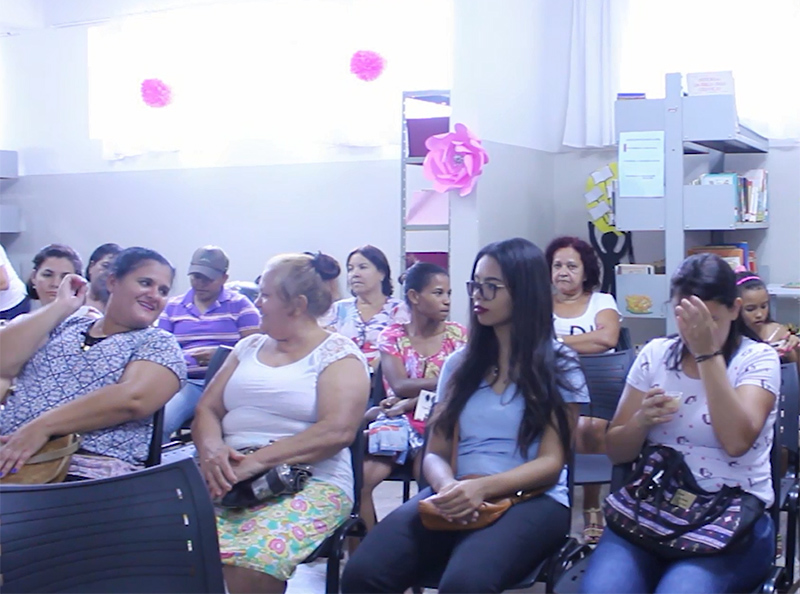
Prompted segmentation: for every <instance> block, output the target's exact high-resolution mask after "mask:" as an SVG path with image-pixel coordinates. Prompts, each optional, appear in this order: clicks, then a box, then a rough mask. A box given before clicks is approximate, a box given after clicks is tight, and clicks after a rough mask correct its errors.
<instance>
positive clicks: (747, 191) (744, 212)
mask: <svg viewBox="0 0 800 594" xmlns="http://www.w3.org/2000/svg"><path fill="white" fill-rule="evenodd" d="M767 180H768V175H767V171H766V169H751V170H749V171H747V172H746V173H744V174H739V173H733V172H724V173H704V174H703V175H701V176H700V177H699V178H697V179H696V180H694V181H692V184H694V185H701V186H718V185H726V186H735V190H734V191H735V192H736V205H735V208H736V220H737V221H738V222H740V223H763V222H764V221H766V220H767V213H768V196H769V192H768V183H767Z"/></svg>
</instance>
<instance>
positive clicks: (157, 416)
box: [144, 406, 164, 468]
mask: <svg viewBox="0 0 800 594" xmlns="http://www.w3.org/2000/svg"><path fill="white" fill-rule="evenodd" d="M163 433H164V407H163V406H162V407H161V408H159V409H158V410H157V411H156V412H155V413H153V435H152V437H151V438H150V450H149V451H148V453H147V460H145V463H144V466H145V468H150V467H151V466H158V465H159V464H161V445H162V444H161V441H162V438H163V436H162V434H163Z"/></svg>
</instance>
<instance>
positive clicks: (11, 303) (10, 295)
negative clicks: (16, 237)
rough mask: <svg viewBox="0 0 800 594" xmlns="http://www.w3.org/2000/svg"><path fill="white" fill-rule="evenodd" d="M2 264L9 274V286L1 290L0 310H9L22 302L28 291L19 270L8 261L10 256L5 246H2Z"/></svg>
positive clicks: (0, 261)
mask: <svg viewBox="0 0 800 594" xmlns="http://www.w3.org/2000/svg"><path fill="white" fill-rule="evenodd" d="M0 266H2V268H3V270H5V271H6V275H8V288H7V289H6V290H5V291H0V311H8V310H9V309H11V308H12V307H15V306H17V305H19V304H20V303H22V300H23V299H25V296H26V295H27V294H28V291H27V289H25V283H23V282H22V281H21V280H20V278H19V276H18V275H17V271H16V270H14V267H13V266H12V265H11V262H9V261H8V256H6V251H5V250H4V249H3V246H0Z"/></svg>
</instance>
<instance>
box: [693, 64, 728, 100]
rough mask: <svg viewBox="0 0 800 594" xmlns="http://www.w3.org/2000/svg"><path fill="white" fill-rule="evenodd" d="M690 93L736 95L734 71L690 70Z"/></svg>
mask: <svg viewBox="0 0 800 594" xmlns="http://www.w3.org/2000/svg"><path fill="white" fill-rule="evenodd" d="M686 85H687V86H688V89H687V91H686V92H687V93H688V94H689V95H734V94H735V93H734V90H733V72H731V71H730V70H724V71H722V72H690V73H689V74H687V75H686Z"/></svg>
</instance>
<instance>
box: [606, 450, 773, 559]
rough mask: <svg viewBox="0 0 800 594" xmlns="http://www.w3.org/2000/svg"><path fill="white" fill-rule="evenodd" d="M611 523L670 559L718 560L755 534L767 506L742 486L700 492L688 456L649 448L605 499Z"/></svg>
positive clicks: (607, 515) (643, 544)
mask: <svg viewBox="0 0 800 594" xmlns="http://www.w3.org/2000/svg"><path fill="white" fill-rule="evenodd" d="M603 511H604V513H605V517H606V523H607V524H608V526H609V527H610V528H611V529H612V530H613V531H614V532H615V533H617V534H618V535H620V536H621V537H623V538H625V539H626V540H628V541H630V542H632V543H633V544H636V545H639V546H640V547H642V548H644V549H646V550H648V551H650V552H652V553H655V554H657V555H659V556H661V557H663V558H666V559H681V558H686V557H695V556H701V555H713V554H716V553H721V552H723V551H725V550H726V549H729V548H730V547H732V546H733V545H735V544H736V543H738V542H739V541H740V540H741V539H742V538H744V537H745V536H747V535H748V534H749V533H750V530H751V528H752V527H753V524H755V522H756V520H758V519H759V518H760V517H761V516H762V515H763V513H764V502H763V501H761V500H760V499H759V498H758V497H756V496H755V495H751V494H750V493H747V492H746V491H744V490H743V489H741V488H740V487H730V486H727V485H725V486H723V487H722V489H720V490H719V491H717V492H716V493H711V492H708V491H705V490H703V489H701V488H700V487H699V486H698V485H697V481H696V480H695V478H694V476H693V475H692V471H691V470H690V469H689V467H688V466H687V465H686V462H685V461H684V459H683V454H681V453H680V452H678V451H676V450H674V449H672V448H670V447H667V446H663V445H656V446H648V447H646V448H645V449H644V451H643V452H642V457H641V459H640V461H639V463H638V464H637V466H636V468H635V469H634V471H633V477H632V479H631V480H630V482H629V483H628V484H627V485H625V486H624V487H622V488H621V489H619V490H618V491H616V492H614V493H611V494H610V495H609V496H608V497H607V498H606V500H605V503H604V510H603Z"/></svg>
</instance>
